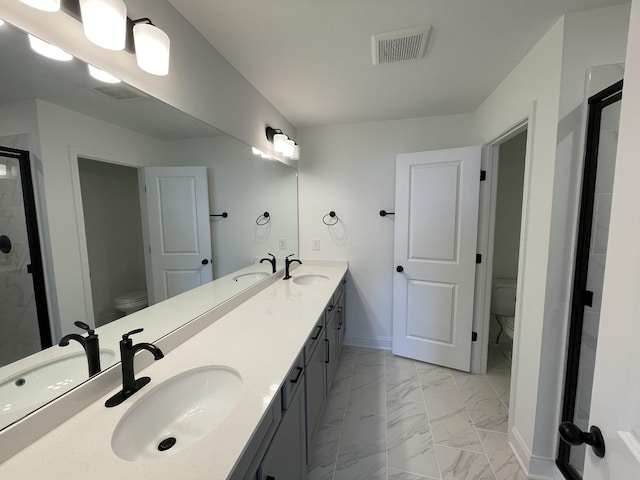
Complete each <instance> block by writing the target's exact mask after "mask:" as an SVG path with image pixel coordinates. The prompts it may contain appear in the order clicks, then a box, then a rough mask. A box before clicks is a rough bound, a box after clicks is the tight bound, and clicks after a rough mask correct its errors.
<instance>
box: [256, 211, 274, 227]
mask: <svg viewBox="0 0 640 480" xmlns="http://www.w3.org/2000/svg"><path fill="white" fill-rule="evenodd" d="M261 219H262V221H261ZM270 221H271V216H270V215H269V212H264V213H263V214H262V215H258V218H256V225H266V224H267V223H269V222H270Z"/></svg>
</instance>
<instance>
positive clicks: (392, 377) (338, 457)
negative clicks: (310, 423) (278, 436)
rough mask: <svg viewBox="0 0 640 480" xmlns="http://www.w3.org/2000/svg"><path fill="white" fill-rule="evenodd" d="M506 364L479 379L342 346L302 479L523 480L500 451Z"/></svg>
mask: <svg viewBox="0 0 640 480" xmlns="http://www.w3.org/2000/svg"><path fill="white" fill-rule="evenodd" d="M509 381H510V357H509V355H508V354H507V352H506V351H505V349H504V348H503V347H501V346H495V345H490V352H489V364H488V372H487V375H471V374H468V373H463V372H459V371H457V370H450V369H447V368H443V367H438V366H435V365H431V364H428V363H422V362H418V361H413V360H409V359H406V358H402V357H396V356H394V355H393V354H392V353H391V352H390V351H385V350H375V349H367V348H359V347H349V346H345V347H343V350H342V353H341V358H340V363H339V364H338V367H337V370H336V374H335V377H334V381H333V387H332V389H331V392H330V394H329V398H328V399H327V404H326V407H325V411H324V415H323V418H322V419H321V420H320V426H319V427H318V431H317V432H316V435H315V437H314V442H313V447H312V448H311V451H310V462H309V467H308V470H307V472H308V476H307V478H308V480H359V479H362V480H378V479H380V480H421V479H441V480H525V479H526V476H525V475H524V473H523V471H522V470H521V468H520V466H519V464H518V462H517V460H516V459H515V457H514V456H513V454H512V452H511V449H510V448H509V446H508V444H507V434H506V432H507V420H508V407H509Z"/></svg>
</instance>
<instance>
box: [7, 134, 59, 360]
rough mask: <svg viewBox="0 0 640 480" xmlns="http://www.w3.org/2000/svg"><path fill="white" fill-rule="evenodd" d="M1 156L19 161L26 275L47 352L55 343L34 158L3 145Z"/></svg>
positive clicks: (41, 342)
mask: <svg viewBox="0 0 640 480" xmlns="http://www.w3.org/2000/svg"><path fill="white" fill-rule="evenodd" d="M0 157H5V158H13V159H15V160H18V165H19V166H20V181H21V184H22V197H23V202H24V213H25V220H26V224H27V242H28V244H29V257H30V258H31V263H30V264H29V265H27V272H28V273H30V274H31V278H32V280H33V290H34V295H35V303H36V313H37V316H38V327H39V328H38V330H39V332H40V345H41V347H42V348H43V349H44V348H48V347H51V346H52V345H53V342H52V337H51V324H50V323H49V308H48V305H47V290H46V285H45V279H44V266H43V261H42V248H41V247H40V233H39V230H38V216H37V209H36V199H35V195H34V193H33V176H32V174H31V156H30V155H29V152H28V151H26V150H18V149H15V148H10V147H2V146H0Z"/></svg>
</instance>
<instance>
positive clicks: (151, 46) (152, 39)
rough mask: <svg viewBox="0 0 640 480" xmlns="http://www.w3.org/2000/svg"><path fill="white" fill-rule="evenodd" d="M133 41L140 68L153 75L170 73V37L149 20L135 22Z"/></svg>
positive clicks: (142, 19)
mask: <svg viewBox="0 0 640 480" xmlns="http://www.w3.org/2000/svg"><path fill="white" fill-rule="evenodd" d="M133 23H134V24H135V25H134V26H133V41H134V44H135V47H136V61H137V62H138V66H139V67H140V68H141V69H142V70H144V71H145V72H147V73H150V74H152V75H161V76H162V75H167V74H168V73H169V51H170V41H169V36H168V35H167V34H166V33H164V32H163V31H162V30H160V29H159V28H158V27H156V26H155V25H154V24H153V23H151V20H149V19H148V18H141V19H139V20H133Z"/></svg>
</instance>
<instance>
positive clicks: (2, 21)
mask: <svg viewBox="0 0 640 480" xmlns="http://www.w3.org/2000/svg"><path fill="white" fill-rule="evenodd" d="M3 25H4V20H2V19H1V18H0V27H1V26H3Z"/></svg>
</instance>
